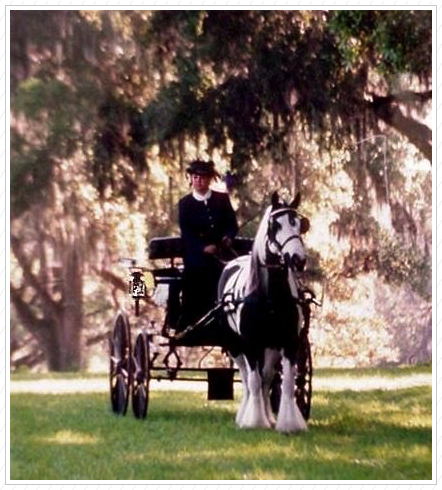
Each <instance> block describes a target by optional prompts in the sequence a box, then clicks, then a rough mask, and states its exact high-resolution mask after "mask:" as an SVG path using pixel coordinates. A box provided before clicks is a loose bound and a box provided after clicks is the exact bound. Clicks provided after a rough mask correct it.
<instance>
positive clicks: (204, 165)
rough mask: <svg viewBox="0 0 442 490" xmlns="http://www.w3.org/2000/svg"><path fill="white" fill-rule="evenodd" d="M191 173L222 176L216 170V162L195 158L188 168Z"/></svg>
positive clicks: (215, 176)
mask: <svg viewBox="0 0 442 490" xmlns="http://www.w3.org/2000/svg"><path fill="white" fill-rule="evenodd" d="M186 171H187V173H188V174H190V175H202V176H204V177H214V178H220V177H221V176H220V174H219V173H218V172H217V171H216V170H215V164H214V163H213V161H212V160H209V161H208V162H205V161H204V160H194V161H193V162H191V164H190V165H189V166H188V167H187V169H186Z"/></svg>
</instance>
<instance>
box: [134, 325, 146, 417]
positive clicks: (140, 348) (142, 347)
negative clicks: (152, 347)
mask: <svg viewBox="0 0 442 490" xmlns="http://www.w3.org/2000/svg"><path fill="white" fill-rule="evenodd" d="M149 382H150V358H149V339H148V336H147V334H146V333H145V332H142V333H140V334H139V335H138V337H137V340H136V342H135V347H134V376H133V380H132V409H133V412H134V415H135V417H136V418H138V419H144V418H146V416H147V409H148V405H149Z"/></svg>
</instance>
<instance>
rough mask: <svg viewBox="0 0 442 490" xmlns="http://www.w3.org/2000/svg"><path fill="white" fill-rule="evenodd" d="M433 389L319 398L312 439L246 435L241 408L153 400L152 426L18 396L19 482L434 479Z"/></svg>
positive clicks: (14, 440) (14, 450)
mask: <svg viewBox="0 0 442 490" xmlns="http://www.w3.org/2000/svg"><path fill="white" fill-rule="evenodd" d="M431 396H432V394H431V387H418V388H410V389H403V390H395V391H379V390H374V391H367V392H359V393H356V392H345V391H344V392H335V393H330V392H325V391H322V392H317V393H315V394H314V398H313V410H312V418H311V421H310V423H309V431H308V432H307V433H304V434H301V435H291V436H287V435H281V434H278V433H276V432H274V431H270V430H238V429H236V428H235V426H234V415H235V409H236V405H237V403H238V402H237V401H218V402H213V401H211V402H208V401H206V399H205V394H203V393H181V392H154V393H152V394H151V402H150V408H149V418H148V420H146V421H139V420H136V419H134V417H133V416H132V414H131V413H128V415H127V416H126V417H117V416H115V415H113V414H112V413H111V411H110V409H109V402H108V397H107V395H105V394H93V395H91V394H85V395H63V396H55V395H25V394H16V395H11V438H10V440H11V458H10V461H11V475H10V476H11V480H20V479H26V480H57V479H58V480H71V479H72V480H84V479H86V480H137V479H143V480H174V479H179V480H186V479H190V480H233V479H247V480H258V479H271V480H296V479H301V480H315V479H321V480H322V479H336V480H342V479H351V480H374V479H381V480H399V479H407V480H408V479H419V480H422V479H431V477H432V475H431V437H432V434H431Z"/></svg>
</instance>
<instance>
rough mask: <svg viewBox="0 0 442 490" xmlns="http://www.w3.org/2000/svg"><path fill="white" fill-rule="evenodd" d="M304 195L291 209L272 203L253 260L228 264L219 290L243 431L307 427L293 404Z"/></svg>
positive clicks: (241, 259)
mask: <svg viewBox="0 0 442 490" xmlns="http://www.w3.org/2000/svg"><path fill="white" fill-rule="evenodd" d="M300 200H301V197H300V194H299V193H298V194H297V195H296V197H295V198H294V200H293V201H292V202H291V203H290V204H287V203H286V202H283V201H280V199H279V196H278V193H277V192H275V193H274V194H273V195H272V199H271V204H270V205H269V206H268V207H267V209H266V211H265V213H264V216H263V218H262V219H261V222H260V225H259V227H258V231H257V233H256V236H255V239H254V243H253V247H252V251H251V254H250V255H248V256H242V257H238V258H236V259H234V260H232V261H230V262H229V263H228V264H227V265H226V267H225V268H224V270H223V272H222V274H221V277H220V280H219V283H218V301H219V302H220V303H221V302H222V304H224V319H225V322H226V323H227V326H228V328H229V329H231V330H230V332H231V333H232V331H233V332H234V333H235V337H234V338H235V340H234V341H231V342H230V345H229V346H228V347H227V350H228V352H229V355H230V357H231V358H232V359H233V361H234V362H235V364H236V365H237V367H238V368H239V372H240V377H241V381H242V386H243V397H242V400H241V403H240V407H239V410H238V412H237V414H236V419H235V421H236V424H237V425H238V426H239V427H241V428H257V427H263V428H271V427H275V428H276V430H277V431H279V432H284V433H291V432H300V431H305V430H306V429H307V424H306V422H305V420H304V418H303V416H302V414H301V412H300V410H299V408H298V406H297V404H296V401H295V397H294V390H295V376H296V373H295V371H296V356H297V345H298V339H299V333H300V331H301V328H302V322H303V316H302V311H301V308H300V304H299V296H300V292H299V282H298V275H299V273H300V272H301V271H302V270H303V269H304V267H305V263H306V252H305V248H304V244H303V241H302V236H301V235H302V234H303V233H305V232H306V231H307V230H308V228H309V222H308V219H307V218H305V217H302V216H300V215H299V214H298V212H297V211H296V209H297V208H298V206H299V204H300ZM281 362H282V376H283V381H282V393H281V402H280V407H279V411H278V414H277V418H276V420H275V417H274V414H273V411H272V407H271V401H270V390H271V384H272V381H273V378H274V376H275V374H276V366H277V365H278V363H281Z"/></svg>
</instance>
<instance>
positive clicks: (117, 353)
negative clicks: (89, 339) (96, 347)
mask: <svg viewBox="0 0 442 490" xmlns="http://www.w3.org/2000/svg"><path fill="white" fill-rule="evenodd" d="M131 372H132V369H131V344H130V325H129V319H128V318H127V316H126V315H125V314H124V313H119V314H118V316H117V318H116V320H115V324H114V330H113V332H112V337H111V338H110V369H109V381H110V398H111V407H112V411H113V412H115V413H117V414H119V415H125V414H126V411H127V405H128V403H129V391H130V384H131Z"/></svg>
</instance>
